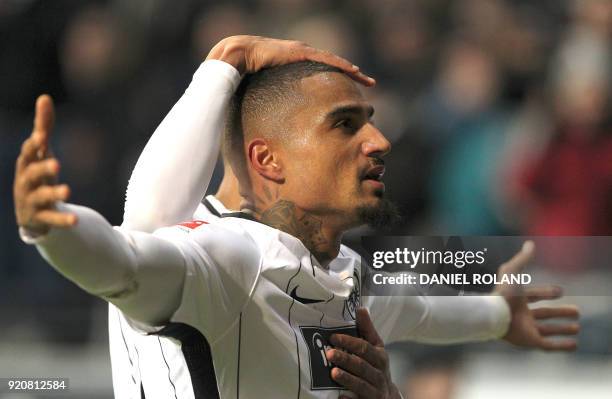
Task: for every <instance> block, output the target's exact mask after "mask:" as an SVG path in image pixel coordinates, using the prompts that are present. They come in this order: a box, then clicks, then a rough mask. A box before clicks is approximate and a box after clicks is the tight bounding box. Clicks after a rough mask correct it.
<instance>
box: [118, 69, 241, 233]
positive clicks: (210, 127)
mask: <svg viewBox="0 0 612 399" xmlns="http://www.w3.org/2000/svg"><path fill="white" fill-rule="evenodd" d="M239 83H240V74H239V73H238V71H237V70H236V69H235V68H234V67H232V66H231V65H229V64H227V63H225V62H222V61H219V60H208V61H205V62H204V63H202V65H201V66H200V67H199V69H198V70H197V71H196V73H195V74H194V77H193V80H192V82H191V84H190V85H189V87H188V88H187V90H186V91H185V93H184V94H183V96H182V97H181V98H180V99H179V101H178V102H177V103H176V104H175V105H174V107H173V108H172V109H171V110H170V112H169V113H168V115H167V116H166V117H165V118H164V120H163V121H162V123H161V124H160V125H159V127H158V128H157V129H156V130H155V132H154V133H153V135H152V136H151V138H150V139H149V142H148V143H147V145H146V146H145V148H144V150H143V152H142V154H141V155H140V157H139V159H138V162H137V163H136V166H135V168H134V170H133V172H132V175H131V177H130V181H129V185H128V188H127V193H126V201H125V210H124V216H123V226H124V227H126V228H127V229H130V230H137V231H145V232H152V231H154V230H155V229H157V228H159V227H163V226H171V225H173V224H175V223H178V222H181V221H184V220H190V219H191V218H192V217H193V214H194V211H195V210H196V208H197V206H198V204H199V203H200V201H201V200H202V198H203V197H204V194H205V193H206V189H207V187H208V183H209V182H210V179H211V176H212V173H213V170H214V167H215V163H216V160H217V157H218V155H219V148H220V140H221V134H222V132H223V129H224V122H225V117H226V110H227V107H228V104H229V101H230V99H231V96H232V95H233V93H234V91H235V89H236V87H237V86H238V84H239Z"/></svg>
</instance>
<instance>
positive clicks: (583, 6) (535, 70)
mask: <svg viewBox="0 0 612 399" xmlns="http://www.w3.org/2000/svg"><path fill="white" fill-rule="evenodd" d="M234 34H257V35H264V36H273V37H282V38H291V39H299V40H303V41H305V42H308V43H309V44H311V45H313V46H316V47H321V48H325V49H328V50H331V51H333V52H336V53H338V54H340V55H342V56H344V57H346V58H348V59H350V60H351V61H353V62H354V63H355V64H357V65H359V66H360V67H361V68H362V69H363V70H365V71H366V72H367V73H368V74H371V75H373V76H374V77H376V78H377V80H378V84H377V86H376V88H374V89H372V90H368V91H367V96H368V97H369V98H370V99H371V101H372V103H373V104H374V106H375V108H376V114H375V117H374V120H375V123H376V124H377V125H378V126H379V127H380V129H381V130H382V131H383V132H384V133H385V134H386V135H387V137H388V138H389V139H390V141H391V142H392V144H393V150H392V152H391V154H390V155H389V156H388V157H387V165H388V172H387V175H386V177H385V180H386V182H387V188H388V193H389V195H390V197H391V198H392V199H393V200H394V201H395V202H396V203H397V204H398V205H399V207H400V209H401V211H402V214H403V215H404V219H403V223H402V225H401V226H399V227H398V228H396V229H395V231H394V232H395V233H401V234H424V235H425V234H443V235H449V234H458V235H459V234H461V235H506V234H524V235H612V124H611V122H612V119H611V116H612V112H610V111H611V101H610V100H611V99H610V89H611V88H612V82H611V72H612V44H611V43H612V42H611V40H612V1H609V0H538V1H528V0H344V1H323V0H242V1H234V2H232V1H224V2H215V1H210V0H209V1H201V0H181V1H170V0H141V1H137V2H133V1H127V0H114V1H82V0H79V1H77V0H54V1H42V0H40V1H36V0H27V1H26V0H4V1H0V92H1V96H0V138H1V140H2V141H1V142H2V145H1V146H0V165H1V167H0V189H1V192H2V197H1V198H2V206H1V207H0V238H1V239H0V276H2V277H1V278H0V292H1V293H2V294H1V296H0V309H1V311H2V314H3V315H7V316H6V317H2V319H1V320H2V321H1V322H0V323H2V325H0V329H2V330H4V331H9V332H10V331H11V328H12V327H14V326H16V325H18V324H19V323H23V322H30V323H36V325H40V326H41V327H42V328H41V329H40V331H42V332H44V334H45V336H44V338H45V339H50V340H53V341H66V342H87V340H88V337H89V330H88V328H87V326H88V325H89V323H90V318H91V312H90V308H91V307H92V306H102V304H101V303H100V302H98V301H95V300H94V299H90V298H89V297H88V296H86V295H84V294H82V293H81V292H79V290H78V289H76V288H75V287H73V286H72V285H71V284H70V283H67V282H66V281H65V280H64V279H63V278H61V277H59V276H58V275H56V273H54V272H53V271H51V270H50V268H49V267H47V266H45V265H44V264H43V263H42V262H41V261H40V260H39V259H38V256H37V255H36V254H35V251H34V250H33V249H32V248H29V247H26V246H25V245H23V244H21V243H20V241H19V238H18V236H17V233H16V226H15V224H14V217H13V210H12V203H11V200H10V197H11V194H10V193H11V184H12V179H13V173H14V171H13V164H14V160H15V159H16V156H17V154H18V151H19V147H20V143H21V142H22V141H23V140H24V139H25V137H26V136H27V135H28V134H29V132H30V129H31V122H32V116H33V104H34V100H35V98H36V96H37V95H38V94H40V93H42V92H47V93H50V94H51V95H52V96H53V97H54V99H55V101H56V105H57V123H56V129H55V131H54V137H53V139H52V145H53V148H54V151H55V152H56V154H57V155H58V156H59V158H60V160H61V162H62V179H63V180H65V181H66V182H68V183H69V184H70V185H71V186H72V192H73V197H72V200H73V201H75V202H77V203H80V204H84V205H87V206H91V207H93V208H95V209H96V210H98V211H100V212H101V213H102V214H103V215H104V216H105V217H106V218H107V219H108V220H109V221H110V222H111V223H113V224H120V222H121V216H122V211H123V201H124V192H125V188H126V185H127V180H128V177H129V174H130V171H131V169H132V167H133V165H134V164H135V161H136V158H137V156H138V154H139V153H140V151H141V150H142V148H143V146H144V144H145V143H146V141H147V138H148V137H149V136H150V135H151V134H152V133H153V131H154V130H155V128H156V126H157V125H158V124H159V122H160V121H161V120H162V118H163V117H164V115H165V114H166V113H167V112H168V110H169V109H170V108H171V106H172V105H173V104H174V103H175V102H176V101H177V100H178V98H179V97H180V96H181V94H182V92H183V91H184V89H185V88H186V87H187V84H188V83H189V81H190V79H191V75H192V74H193V72H194V71H195V70H196V68H197V66H198V64H199V63H200V62H201V61H202V60H203V58H204V57H205V56H206V54H207V53H208V51H209V49H210V48H211V47H212V46H213V45H214V44H215V43H216V42H217V41H219V40H220V39H221V38H223V37H226V36H229V35H234ZM221 173H222V172H221V171H219V172H217V173H216V174H215V178H214V179H215V181H216V182H218V181H219V179H220V177H221ZM214 188H215V184H214V182H213V184H212V185H211V189H212V190H214ZM569 271H571V270H569ZM34 293H35V294H36V295H33V294H34ZM54 306H55V307H54ZM49 309H61V312H51V311H49ZM73 327H75V328H73ZM9 336H10V335H9Z"/></svg>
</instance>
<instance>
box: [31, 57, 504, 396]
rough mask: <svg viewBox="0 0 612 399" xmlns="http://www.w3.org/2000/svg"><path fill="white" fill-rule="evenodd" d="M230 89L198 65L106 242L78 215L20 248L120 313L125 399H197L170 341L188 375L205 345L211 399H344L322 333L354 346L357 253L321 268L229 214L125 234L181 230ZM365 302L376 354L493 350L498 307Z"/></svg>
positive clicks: (99, 228)
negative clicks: (391, 347) (139, 340)
mask: <svg viewBox="0 0 612 399" xmlns="http://www.w3.org/2000/svg"><path fill="white" fill-rule="evenodd" d="M238 82H239V75H238V73H237V71H236V70H235V69H233V68H231V67H230V66H228V65H227V64H224V63H222V62H219V61H217V62H211V61H206V62H205V63H203V65H202V67H200V69H199V70H198V72H196V75H195V77H194V81H193V82H192V84H191V85H190V87H189V88H188V90H187V91H186V93H185V95H184V96H183V97H182V98H181V100H179V102H178V103H177V104H176V105H175V107H174V108H173V109H172V111H171V112H170V114H169V115H168V116H167V117H166V119H164V121H163V122H162V124H161V125H160V127H159V128H158V130H157V131H156V133H155V134H154V136H153V137H152V138H151V140H150V142H149V144H147V146H148V149H149V151H147V149H145V152H143V155H142V156H141V158H140V159H139V161H138V164H137V166H136V170H135V171H134V173H133V175H132V179H131V181H130V186H129V187H128V202H129V204H127V203H126V217H125V220H124V225H123V228H116V229H113V228H112V227H111V226H110V225H109V224H108V222H106V221H105V220H104V219H103V218H102V217H101V216H100V215H99V214H97V213H96V212H94V211H92V210H90V209H88V208H84V207H78V206H73V205H65V206H66V207H67V210H68V211H70V212H73V213H75V214H76V215H77V216H78V220H79V223H78V225H77V226H75V227H73V228H71V229H65V230H55V229H52V231H51V232H50V233H49V234H47V235H46V236H43V237H38V238H36V239H30V240H29V242H32V243H36V244H37V245H38V248H39V250H40V251H41V253H42V255H43V256H44V257H45V259H47V260H48V261H49V263H51V264H52V265H53V266H54V267H55V268H57V269H58V271H60V272H61V273H62V274H64V275H65V276H66V277H67V278H69V279H71V280H72V281H74V282H75V283H77V284H78V285H79V286H81V287H82V288H83V289H85V290H86V291H88V292H90V293H91V294H93V295H97V296H100V297H102V298H104V299H106V300H108V301H109V302H111V303H113V304H114V305H115V306H116V307H117V308H118V309H121V315H122V316H123V318H121V319H117V324H116V326H119V327H120V329H119V331H118V332H119V334H114V336H115V337H116V338H118V337H119V336H121V332H123V336H121V337H122V341H123V337H125V338H126V341H125V343H127V348H126V351H125V353H126V354H129V355H130V357H128V363H129V361H130V359H131V360H132V364H136V365H137V367H135V368H134V367H132V368H130V370H131V373H129V374H128V373H126V374H123V375H122V377H124V378H127V377H129V378H130V380H131V379H132V377H133V381H134V383H133V386H134V390H135V391H132V393H135V394H137V393H138V389H139V384H138V378H139V379H140V380H141V381H142V386H143V388H144V390H145V391H146V392H145V395H146V397H149V392H148V388H147V387H148V381H155V383H156V384H158V385H157V386H159V389H160V390H161V391H160V392H162V393H161V394H160V397H170V398H172V397H176V398H180V397H189V396H179V395H189V394H190V393H189V391H190V390H191V391H193V392H195V390H196V387H198V386H200V385H199V384H197V383H196V381H195V380H196V379H198V378H201V377H202V376H204V375H210V369H207V368H206V367H204V366H203V368H202V369H200V370H193V371H192V370H191V369H190V370H189V372H187V371H185V370H181V369H180V367H181V366H180V365H181V364H184V363H189V359H187V356H185V362H184V363H181V361H179V360H177V361H175V359H174V358H173V357H172V356H170V355H172V354H178V351H176V350H175V351H174V352H171V351H170V350H169V344H167V342H172V343H173V344H175V345H176V344H178V343H179V342H181V351H182V352H183V349H184V348H186V347H193V348H196V349H195V350H194V351H193V353H195V355H194V356H195V358H196V361H195V364H196V365H199V366H202V365H203V364H205V361H204V360H206V359H204V357H203V356H200V355H202V354H203V353H204V351H200V350H199V349H198V348H201V343H202V342H203V338H205V339H206V340H207V342H208V344H209V347H210V352H209V353H210V354H211V357H210V360H212V363H213V364H214V373H215V381H216V384H217V387H218V389H219V393H220V397H221V398H240V397H241V398H264V397H265V398H287V397H289V398H291V397H298V398H299V397H301V398H336V397H338V395H339V394H340V393H341V392H343V391H342V390H341V389H340V387H338V386H337V385H336V384H335V383H334V382H333V381H331V379H330V376H329V370H330V368H331V365H330V364H329V362H328V361H327V360H326V359H325V357H324V356H323V354H324V349H325V347H326V345H328V338H329V336H330V334H332V333H334V332H342V333H347V334H353V335H354V334H355V333H356V329H355V323H354V316H355V313H354V312H355V308H356V306H357V305H358V304H359V303H360V302H362V298H360V290H359V288H360V284H359V283H360V282H359V278H360V277H359V269H360V268H359V262H360V257H359V256H358V255H357V254H355V253H354V252H352V251H350V250H349V249H348V248H346V247H342V248H341V251H340V254H339V256H338V257H337V258H336V259H335V260H333V261H332V262H331V263H330V265H329V268H328V269H327V270H326V269H323V268H321V267H320V266H319V265H318V264H317V262H316V259H314V257H313V256H312V255H311V254H310V252H309V251H308V250H307V249H306V248H305V247H304V245H303V244H302V243H301V241H300V240H299V239H297V238H295V237H293V236H291V235H289V234H286V233H284V232H282V231H279V230H277V229H274V228H271V227H268V226H266V225H263V224H260V223H257V222H255V221H252V220H248V219H244V218H241V217H242V216H244V215H241V214H234V215H233V216H234V217H222V218H219V219H218V220H216V221H213V220H211V221H209V222H208V223H206V222H205V221H203V222H195V221H194V222H192V223H187V224H182V225H177V226H174V227H169V228H163V229H160V230H157V231H156V232H155V234H153V235H152V234H147V233H143V232H138V231H135V230H140V231H144V232H146V231H152V230H153V229H154V228H156V227H160V226H164V225H170V224H175V223H178V222H180V221H182V220H185V219H187V218H191V217H192V215H193V212H194V210H195V209H196V207H197V204H198V203H199V201H200V199H201V198H202V197H203V191H205V190H206V184H207V182H208V181H209V180H210V175H211V174H212V168H213V165H214V163H215V160H216V156H217V154H218V151H219V145H218V144H219V138H218V135H219V132H220V131H222V121H223V119H224V111H225V109H226V107H227V104H228V102H229V98H230V97H231V94H232V93H233V90H234V89H235V87H236V85H237V84H238ZM215 132H216V133H215ZM185 160H188V162H189V167H187V168H185V167H184V166H183V165H184V163H185V162H184V161H185ZM177 193H180V195H177ZM130 198H131V200H130ZM363 303H364V304H365V305H366V306H367V307H368V309H369V310H370V313H371V316H372V318H373V321H374V324H375V327H376V328H377V330H378V331H379V333H380V334H381V336H382V338H383V339H384V340H385V341H387V342H392V341H397V340H406V339H411V340H416V341H421V342H437V343H452V342H465V341H478V340H486V339H493V338H498V337H500V336H501V335H503V333H504V332H505V330H506V329H507V326H508V323H509V310H508V307H507V305H506V303H505V300H504V299H503V298H499V297H490V296H483V297H423V296H417V295H415V296H406V297H369V298H363ZM168 320H169V322H168ZM123 321H125V323H123ZM128 326H129V328H130V329H129V330H128V328H127V327H128ZM126 331H129V332H130V333H129V334H127V335H126V334H125V332H126ZM132 332H134V333H136V332H138V333H140V334H142V333H145V332H148V333H150V334H157V336H160V334H162V335H170V334H172V336H173V337H176V338H169V339H168V340H167V341H166V340H165V339H163V338H161V337H160V338H159V340H155V339H152V340H148V341H143V342H146V345H144V346H143V349H142V350H140V347H139V346H138V345H130V342H129V340H130V339H131V340H132V342H133V337H134V335H133V334H132ZM185 333H187V338H186V339H184V338H185V336H184V335H183V334H185ZM179 334H180V335H181V336H180V337H179V336H178V335H179ZM153 336H154V335H153ZM122 341H118V339H116V340H115V342H114V343H113V345H112V347H113V348H117V347H120V344H121V342H122ZM117 342H119V343H117ZM156 344H157V345H156ZM147 345H148V346H147ZM145 346H146V349H145ZM155 346H156V347H155ZM153 347H155V349H153ZM190 353H191V352H190ZM185 355H186V354H185ZM169 359H170V360H169ZM203 359H204V360H203ZM145 363H146V364H149V363H151V364H155V365H159V364H164V363H167V365H168V366H169V367H165V368H164V367H157V366H155V367H153V368H152V369H151V370H152V371H151V373H150V374H149V373H148V371H147V370H148V369H146V370H145V369H143V367H142V366H143V364H145ZM173 365H179V366H177V367H176V368H173V367H172V366H173ZM143 370H144V372H143ZM126 376H127V377H126ZM187 376H189V378H190V379H191V381H190V382H189V380H188V379H187V378H186V377H187ZM137 377H138V378H137ZM126 386H127V384H126ZM151 386H154V385H151ZM162 387H163V388H162ZM193 392H192V393H193ZM153 395H154V392H151V397H154V396H153ZM196 395H198V394H197V392H195V393H194V396H195V397H200V396H196ZM126 397H129V396H126ZM136 397H137V396H136ZM118 399H121V398H118Z"/></svg>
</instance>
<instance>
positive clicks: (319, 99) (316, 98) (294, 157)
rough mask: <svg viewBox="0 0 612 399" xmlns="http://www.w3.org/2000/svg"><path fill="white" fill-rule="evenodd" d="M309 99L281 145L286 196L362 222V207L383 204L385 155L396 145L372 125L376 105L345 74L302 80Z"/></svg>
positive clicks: (299, 107) (297, 112) (314, 210)
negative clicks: (368, 100) (369, 102)
mask: <svg viewBox="0 0 612 399" xmlns="http://www.w3.org/2000/svg"><path fill="white" fill-rule="evenodd" d="M300 91H301V94H302V96H303V98H304V101H303V102H301V103H300V104H299V105H297V106H295V107H293V108H292V109H293V110H294V111H293V112H291V114H290V117H289V118H287V123H288V124H289V125H290V128H289V129H288V130H290V131H291V133H290V134H291V136H290V138H289V139H288V140H286V143H284V144H283V145H282V146H280V148H279V150H278V151H279V155H280V157H281V160H282V164H283V170H284V175H285V183H286V184H284V185H283V188H282V194H283V197H284V198H285V199H287V200H290V201H292V202H294V203H295V204H296V205H297V206H298V207H300V208H302V209H304V210H306V211H310V212H312V213H313V214H318V215H321V216H334V217H338V216H339V217H340V220H342V221H343V223H347V224H349V225H355V224H359V220H358V210H359V209H360V208H376V207H378V206H379V205H380V204H381V201H382V197H383V194H384V190H385V186H384V183H383V182H382V180H381V178H382V174H383V173H384V166H383V161H382V158H381V157H382V156H383V155H384V154H386V153H387V152H389V150H390V147H391V145H390V144H389V142H388V141H387V139H386V138H385V137H384V136H383V134H382V133H381V132H380V131H379V130H378V129H377V128H376V127H375V126H374V125H373V124H372V122H371V117H372V114H373V112H374V110H373V108H372V107H371V106H370V105H369V104H368V103H367V102H366V101H365V100H364V98H363V95H362V94H361V92H360V91H359V89H358V87H357V85H356V84H355V83H354V82H353V81H352V80H351V79H350V78H348V77H347V76H345V75H343V74H341V73H319V74H316V75H314V76H311V77H308V78H304V79H302V81H301V82H300Z"/></svg>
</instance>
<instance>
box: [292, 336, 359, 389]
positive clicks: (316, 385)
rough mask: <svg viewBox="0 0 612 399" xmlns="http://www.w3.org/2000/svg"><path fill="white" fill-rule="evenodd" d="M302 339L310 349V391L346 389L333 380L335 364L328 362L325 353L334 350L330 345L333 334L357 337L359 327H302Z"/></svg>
mask: <svg viewBox="0 0 612 399" xmlns="http://www.w3.org/2000/svg"><path fill="white" fill-rule="evenodd" d="M300 331H301V332H302V337H303V338H304V342H305V343H306V346H307V347H308V356H309V360H310V389H312V390H321V389H344V388H343V387H342V386H340V385H338V384H337V383H336V382H335V381H334V380H332V378H331V370H332V368H333V367H334V364H333V363H332V362H330V361H329V360H327V357H326V356H325V351H326V350H328V349H331V348H333V346H332V345H331V344H330V343H329V338H330V337H331V336H332V335H333V334H346V335H351V336H353V337H356V336H357V327H356V326H354V325H352V326H345V327H332V328H324V327H314V326H312V327H310V326H300Z"/></svg>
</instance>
